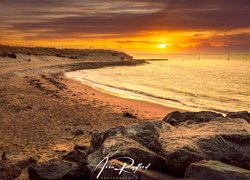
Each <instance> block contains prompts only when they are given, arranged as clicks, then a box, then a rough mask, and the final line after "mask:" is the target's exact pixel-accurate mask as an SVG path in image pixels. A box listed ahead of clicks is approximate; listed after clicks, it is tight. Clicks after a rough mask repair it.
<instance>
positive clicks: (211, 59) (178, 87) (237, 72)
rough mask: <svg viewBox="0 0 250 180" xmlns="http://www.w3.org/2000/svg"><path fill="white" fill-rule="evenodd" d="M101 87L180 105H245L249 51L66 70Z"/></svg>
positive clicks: (249, 103) (249, 104)
mask: <svg viewBox="0 0 250 180" xmlns="http://www.w3.org/2000/svg"><path fill="white" fill-rule="evenodd" d="M66 75H67V76H68V77H70V78H73V79H76V80H78V81H81V82H83V83H86V84H88V85H91V86H93V87H94V88H97V89H100V90H104V91H106V92H109V93H112V94H115V95H118V96H122V97H126V98H132V99H138V100H144V101H150V102H154V103H159V104H162V105H165V106H171V107H176V108H181V109H185V110H195V111H198V110H214V111H218V112H226V111H240V110H248V111H249V110H250V56H243V55H242V56H234V57H231V59H230V60H229V61H228V60H227V57H226V56H207V57H201V59H200V60H198V58H197V57H195V56H188V55H185V56H173V57H170V58H169V59H168V61H149V64H145V65H140V66H134V67H126V66H122V67H108V68H103V69H95V70H81V71H75V72H70V73H67V74H66Z"/></svg>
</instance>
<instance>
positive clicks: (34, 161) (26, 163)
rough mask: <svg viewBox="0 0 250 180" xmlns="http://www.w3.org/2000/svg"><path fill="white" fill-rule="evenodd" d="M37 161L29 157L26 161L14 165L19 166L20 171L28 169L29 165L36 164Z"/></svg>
mask: <svg viewBox="0 0 250 180" xmlns="http://www.w3.org/2000/svg"><path fill="white" fill-rule="evenodd" d="M37 161H38V159H37V158H35V157H29V158H27V159H24V160H21V161H18V162H17V163H16V165H17V166H19V167H20V168H21V169H25V168H27V167H28V166H29V165H31V164H36V163H37Z"/></svg>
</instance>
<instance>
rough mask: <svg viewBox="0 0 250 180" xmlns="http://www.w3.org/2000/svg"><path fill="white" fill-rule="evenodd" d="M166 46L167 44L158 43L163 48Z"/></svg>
mask: <svg viewBox="0 0 250 180" xmlns="http://www.w3.org/2000/svg"><path fill="white" fill-rule="evenodd" d="M166 47H167V44H159V48H161V49H165V48H166Z"/></svg>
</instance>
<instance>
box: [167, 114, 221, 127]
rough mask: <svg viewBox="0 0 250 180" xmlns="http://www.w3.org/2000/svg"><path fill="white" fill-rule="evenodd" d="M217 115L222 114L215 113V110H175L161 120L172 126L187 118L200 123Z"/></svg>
mask: <svg viewBox="0 0 250 180" xmlns="http://www.w3.org/2000/svg"><path fill="white" fill-rule="evenodd" d="M217 117H223V115H222V114H219V113H215V112H210V111H200V112H183V113H181V112H179V111H175V112H172V113H170V114H168V115H167V116H166V117H165V118H164V119H163V121H165V122H167V123H169V124H171V125H173V126H177V125H178V124H180V123H182V122H184V121H187V120H192V121H194V122H197V123H202V122H208V121H210V120H212V119H215V118H217Z"/></svg>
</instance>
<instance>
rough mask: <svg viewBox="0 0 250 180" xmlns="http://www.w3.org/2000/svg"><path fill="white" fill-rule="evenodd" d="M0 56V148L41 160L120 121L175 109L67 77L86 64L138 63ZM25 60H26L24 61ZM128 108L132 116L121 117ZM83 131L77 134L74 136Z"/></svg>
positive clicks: (154, 116) (126, 122) (156, 116)
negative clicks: (66, 73)
mask: <svg viewBox="0 0 250 180" xmlns="http://www.w3.org/2000/svg"><path fill="white" fill-rule="evenodd" d="M17 57H18V58H17V59H11V58H9V57H6V58H4V57H1V59H0V62H1V66H0V96H1V98H0V104H1V106H0V107H1V108H0V119H1V126H0V137H1V139H0V152H1V153H2V152H5V151H6V152H7V153H8V154H9V156H11V157H12V158H14V159H19V158H22V157H24V156H30V155H36V156H40V161H44V160H47V159H49V158H53V157H57V156H58V155H61V154H62V153H64V152H66V151H69V150H72V149H73V147H74V146H75V144H81V145H83V144H89V140H90V138H91V134H93V133H94V132H98V131H101V130H105V129H108V128H111V127H115V126H119V125H129V124H134V123H138V122H142V121H151V120H161V119H162V118H163V117H164V116H165V115H166V114H167V113H169V112H172V111H174V110H176V109H173V108H167V107H164V106H161V105H157V104H152V103H149V102H142V101H136V100H130V99H125V98H120V97H116V96H113V95H110V94H106V93H104V92H101V91H98V90H96V89H93V88H91V87H89V86H86V85H83V84H81V83H79V82H76V81H74V80H71V79H68V78H66V77H65V76H64V75H63V73H64V72H68V71H72V70H77V69H85V68H99V67H103V66H114V65H136V64H137V63H138V62H133V61H131V62H120V61H115V62H112V61H103V62H101V61H100V60H98V61H88V60H72V59H68V58H59V57H54V56H32V55H31V56H26V55H23V54H18V55H17ZM28 59H29V61H28ZM126 112H128V113H131V114H132V115H134V116H136V118H130V117H125V116H124V114H125V113H126ZM77 130H82V131H83V132H82V133H80V135H74V133H75V132H76V131H77Z"/></svg>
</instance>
